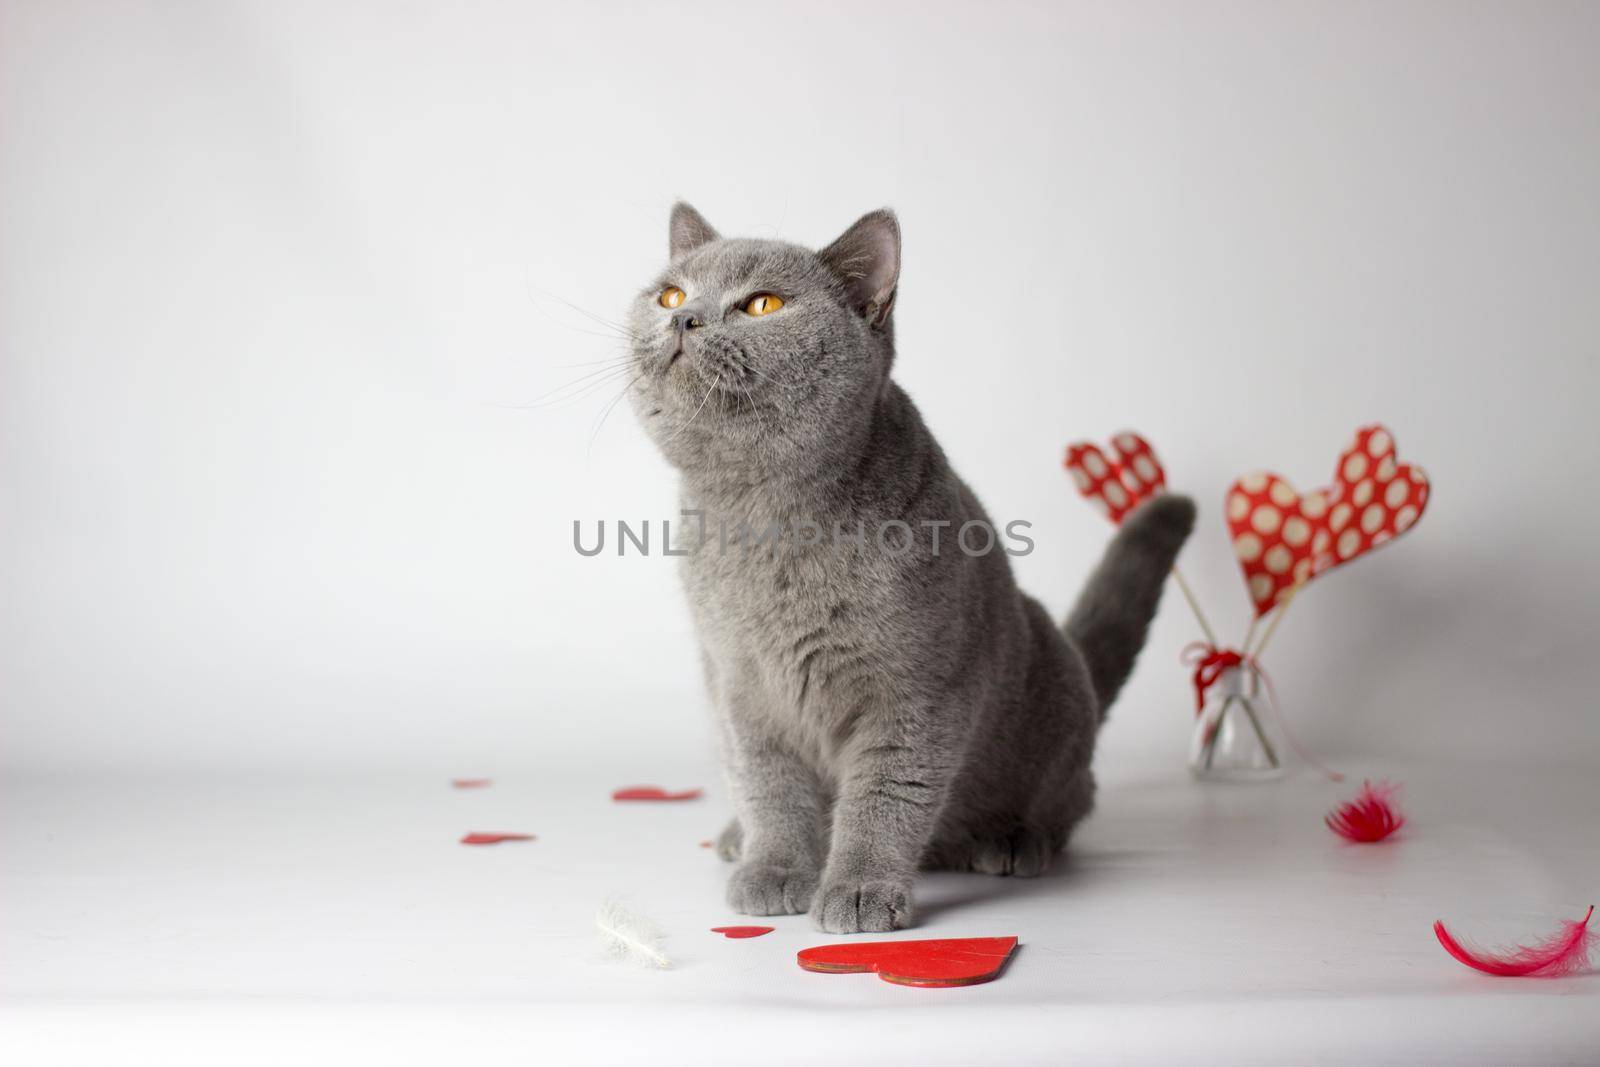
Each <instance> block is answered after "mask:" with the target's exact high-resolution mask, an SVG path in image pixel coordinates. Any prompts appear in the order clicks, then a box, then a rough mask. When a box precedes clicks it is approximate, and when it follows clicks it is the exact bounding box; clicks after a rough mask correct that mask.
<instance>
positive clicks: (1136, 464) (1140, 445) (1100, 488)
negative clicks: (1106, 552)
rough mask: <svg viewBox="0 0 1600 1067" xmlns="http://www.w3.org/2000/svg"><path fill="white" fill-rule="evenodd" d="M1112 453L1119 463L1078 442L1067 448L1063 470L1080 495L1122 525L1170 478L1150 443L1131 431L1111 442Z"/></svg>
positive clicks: (1124, 432)
mask: <svg viewBox="0 0 1600 1067" xmlns="http://www.w3.org/2000/svg"><path fill="white" fill-rule="evenodd" d="M1111 450H1112V452H1113V453H1114V454H1115V455H1116V457H1117V458H1116V459H1109V458H1107V456H1106V454H1105V453H1104V452H1102V451H1101V450H1100V448H1099V446H1097V445H1094V444H1091V443H1090V442H1088V441H1075V442H1073V443H1072V444H1070V445H1068V446H1067V457H1066V459H1065V460H1064V461H1063V462H1062V466H1064V467H1066V468H1067V473H1068V474H1070V475H1072V482H1073V484H1074V485H1076V486H1077V487H1078V492H1080V493H1082V494H1083V496H1084V498H1085V499H1087V500H1088V501H1089V502H1090V503H1091V504H1093V505H1094V506H1095V507H1097V508H1099V509H1100V512H1101V514H1103V515H1105V517H1106V518H1108V519H1110V520H1111V521H1112V522H1114V523H1117V524H1119V525H1120V524H1121V522H1122V520H1123V519H1124V518H1125V517H1126V516H1127V514H1128V512H1130V511H1132V510H1133V509H1134V508H1136V507H1138V506H1139V505H1140V504H1141V503H1143V502H1144V501H1146V500H1148V499H1150V498H1151V497H1153V496H1155V495H1156V494H1157V493H1159V492H1161V490H1162V489H1164V488H1165V487H1166V484H1167V474H1166V472H1165V471H1164V470H1162V469H1161V461H1160V460H1158V459H1156V453H1155V449H1153V448H1151V447H1150V442H1148V441H1146V440H1145V439H1144V438H1143V437H1140V436H1139V435H1138V434H1136V433H1133V432H1132V431H1130V430H1125V431H1123V432H1122V433H1119V434H1117V435H1116V436H1115V437H1113V438H1112V439H1111Z"/></svg>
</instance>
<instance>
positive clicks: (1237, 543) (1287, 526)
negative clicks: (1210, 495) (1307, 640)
mask: <svg viewBox="0 0 1600 1067" xmlns="http://www.w3.org/2000/svg"><path fill="white" fill-rule="evenodd" d="M1225 514H1226V516H1227V520H1228V537H1229V539H1230V540H1231V541H1232V542H1233V554H1234V555H1235V556H1236V557H1238V560H1239V569H1240V570H1242V571H1243V572H1244V581H1245V588H1246V589H1247V590H1248V591H1249V593H1250V602H1251V603H1252V604H1254V605H1255V609H1256V615H1258V616H1260V615H1265V614H1266V613H1267V612H1269V611H1271V610H1272V609H1273V608H1274V607H1275V606H1277V603H1278V601H1279V599H1280V598H1281V597H1282V596H1283V595H1284V594H1285V593H1287V592H1288V591H1289V590H1290V589H1292V588H1294V586H1295V585H1296V584H1297V583H1303V582H1307V581H1309V580H1310V579H1311V578H1312V577H1313V576H1314V575H1315V574H1316V573H1317V568H1316V564H1315V561H1316V560H1317V559H1318V558H1325V557H1326V555H1327V551H1328V549H1329V547H1330V545H1331V538H1330V536H1329V534H1328V531H1327V527H1326V525H1325V520H1326V519H1327V515H1328V490H1326V489H1316V490H1313V491H1311V492H1309V493H1306V494H1305V495H1304V496H1302V495H1301V494H1299V493H1297V492H1295V489H1294V487H1293V486H1292V485H1290V484H1289V483H1288V482H1286V481H1284V480H1283V479H1282V478H1280V477H1278V476H1277V475H1276V474H1267V473H1258V474H1247V475H1245V476H1244V477H1243V478H1240V479H1239V480H1238V481H1236V482H1234V483H1233V485H1232V486H1231V487H1230V488H1229V489H1228V496H1227V504H1226V506H1225Z"/></svg>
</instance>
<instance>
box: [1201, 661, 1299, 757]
mask: <svg viewBox="0 0 1600 1067" xmlns="http://www.w3.org/2000/svg"><path fill="white" fill-rule="evenodd" d="M1287 747H1288V746H1287V745H1286V743H1285V739H1284V737H1283V734H1282V731H1281V729H1280V728H1279V726H1278V721H1277V718H1276V716H1274V715H1273V714H1272V713H1271V709H1270V708H1269V707H1268V705H1267V701H1266V700H1265V699H1263V698H1262V694H1261V675H1260V674H1259V673H1258V672H1257V671H1256V669H1255V667H1254V666H1252V665H1250V664H1249V663H1242V664H1240V665H1238V666H1236V667H1229V668H1228V669H1227V670H1225V671H1223V672H1222V674H1221V675H1219V676H1218V678H1217V680H1216V682H1215V683H1213V684H1212V685H1211V687H1210V688H1209V689H1208V690H1207V691H1206V703H1205V708H1204V709H1203V710H1202V711H1201V712H1200V714H1199V716H1198V717H1196V719H1195V723H1194V736H1193V737H1192V738H1191V739H1190V743H1189V773H1191V774H1193V775H1194V776H1195V777H1196V778H1200V779H1209V780H1217V781H1235V782H1259V781H1267V780H1270V779H1273V778H1278V777H1280V776H1282V774H1283V772H1284V766H1283V761H1284V759H1285V757H1286V755H1287Z"/></svg>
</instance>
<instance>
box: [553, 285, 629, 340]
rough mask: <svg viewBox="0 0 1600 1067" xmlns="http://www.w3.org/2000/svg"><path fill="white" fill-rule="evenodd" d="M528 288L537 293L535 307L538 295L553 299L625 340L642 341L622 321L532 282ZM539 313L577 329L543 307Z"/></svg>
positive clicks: (569, 327)
mask: <svg viewBox="0 0 1600 1067" xmlns="http://www.w3.org/2000/svg"><path fill="white" fill-rule="evenodd" d="M528 289H529V291H530V293H532V294H537V295H536V296H535V299H534V307H536V308H537V307H538V306H539V302H538V297H541V296H542V297H543V298H545V299H547V300H554V301H555V302H556V303H558V304H562V305H564V306H566V307H569V308H571V309H572V310H573V311H576V312H577V313H578V314H580V315H582V316H583V317H584V318H586V319H588V320H590V321H591V322H595V323H598V324H599V325H601V326H604V327H605V328H606V329H608V330H611V331H612V332H613V333H615V334H617V335H618V336H619V337H623V338H625V339H627V340H630V341H643V340H644V338H643V337H641V336H640V335H639V334H637V333H635V332H634V331H633V330H632V329H631V328H630V327H628V326H627V325H625V324H624V323H620V322H613V321H611V320H610V319H608V318H605V317H604V316H602V315H596V314H595V313H594V312H592V311H590V310H588V309H587V308H582V307H579V306H578V305H577V304H574V303H573V302H572V301H570V300H567V299H565V298H563V297H559V296H557V295H556V294H554V293H552V292H548V291H546V290H543V289H540V288H539V287H538V286H536V285H534V284H533V283H532V282H529V283H528ZM539 313H540V314H541V315H544V316H545V318H547V319H550V321H552V322H555V323H558V324H560V325H563V326H566V327H567V328H568V329H572V330H576V329H577V328H576V327H574V326H571V325H569V324H567V323H562V322H561V320H559V319H557V318H555V316H553V315H550V314H549V313H548V312H546V311H545V310H544V309H543V308H539ZM578 332H585V331H578ZM596 336H599V335H596Z"/></svg>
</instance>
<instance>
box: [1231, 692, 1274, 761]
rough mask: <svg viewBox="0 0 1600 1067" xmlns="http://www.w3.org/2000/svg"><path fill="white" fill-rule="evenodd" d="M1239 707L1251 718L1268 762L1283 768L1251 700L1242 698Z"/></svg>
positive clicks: (1257, 738)
mask: <svg viewBox="0 0 1600 1067" xmlns="http://www.w3.org/2000/svg"><path fill="white" fill-rule="evenodd" d="M1239 706H1240V707H1241V708H1243V709H1244V713H1245V714H1246V715H1248V716H1249V717H1250V725H1251V726H1253V727H1254V728H1255V731H1256V740H1257V741H1260V742H1261V750H1262V751H1263V752H1265V753H1266V754H1267V762H1269V763H1271V764H1272V765H1273V766H1274V767H1281V766H1283V765H1282V764H1281V763H1279V762H1278V753H1277V750H1275V749H1274V748H1273V747H1272V742H1271V741H1268V740H1267V732H1266V731H1265V730H1263V729H1262V728H1261V720H1260V719H1258V718H1256V709H1255V705H1254V704H1251V703H1250V698H1249V697H1240V698H1239Z"/></svg>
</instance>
